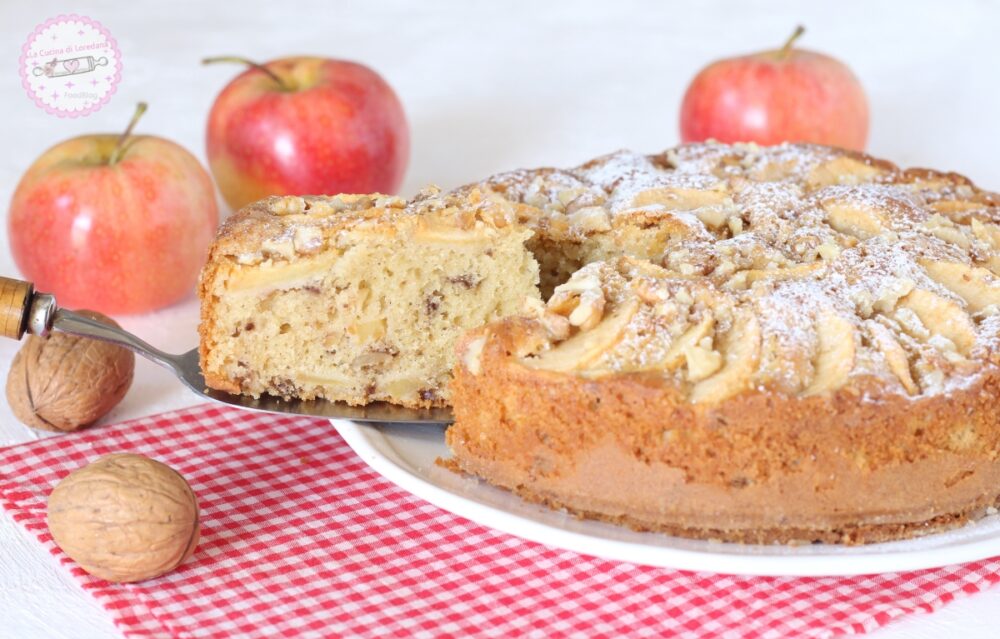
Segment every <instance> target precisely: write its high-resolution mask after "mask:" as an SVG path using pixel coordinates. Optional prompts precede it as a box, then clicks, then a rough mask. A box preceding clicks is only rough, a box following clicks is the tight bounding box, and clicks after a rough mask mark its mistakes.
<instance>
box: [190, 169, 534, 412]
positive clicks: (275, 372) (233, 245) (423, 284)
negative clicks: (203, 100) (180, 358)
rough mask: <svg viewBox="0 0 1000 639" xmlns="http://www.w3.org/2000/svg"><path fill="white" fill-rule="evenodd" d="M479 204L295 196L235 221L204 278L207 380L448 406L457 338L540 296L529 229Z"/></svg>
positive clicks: (282, 392) (433, 196)
mask: <svg viewBox="0 0 1000 639" xmlns="http://www.w3.org/2000/svg"><path fill="white" fill-rule="evenodd" d="M479 198H480V194H479V192H478V191H476V192H466V193H463V194H462V195H461V196H440V195H439V194H438V193H437V191H436V190H435V189H428V190H425V191H423V192H421V193H420V194H419V195H418V196H417V197H415V198H414V199H413V200H411V201H409V202H407V201H406V200H404V199H402V198H398V197H390V196H380V195H339V196H333V197H295V196H288V197H273V198H270V199H267V200H263V201H261V202H258V203H256V204H253V205H251V206H249V207H247V208H246V209H243V210H241V211H240V212H238V213H237V214H235V215H234V216H233V217H231V218H230V219H229V220H228V221H227V222H226V224H225V225H224V226H223V227H222V229H221V230H220V233H219V236H218V238H217V240H216V243H215V245H214V246H213V248H212V251H211V254H210V256H209V260H208V263H207V265H206V266H205V269H204V271H203V272H202V278H201V284H200V290H199V295H200V298H201V325H200V329H199V330H200V333H201V366H202V370H203V372H204V375H205V381H206V383H207V384H208V385H209V386H210V387H212V388H216V389H220V390H225V391H227V392H231V393H242V394H248V395H253V396H259V395H261V394H264V393H267V394H270V395H274V396H278V397H284V398H291V397H297V398H302V399H312V398H325V399H329V400H336V401H345V402H348V403H350V404H355V405H358V404H366V403H369V402H373V401H379V400H382V401H389V402H393V403H397V404H402V405H405V406H411V407H429V406H442V405H446V404H447V399H448V394H447V385H448V382H449V380H450V376H451V368H452V364H453V348H454V344H455V342H456V340H457V339H458V336H459V335H460V334H461V333H462V332H463V331H465V330H466V329H469V328H473V327H477V326H480V325H482V324H484V323H485V322H488V321H490V320H493V319H496V318H499V317H503V316H507V315H510V314H512V313H515V312H517V311H519V310H520V309H521V307H522V305H523V303H524V300H525V298H531V299H536V300H537V299H538V297H539V293H538V265H537V263H536V262H535V260H534V258H533V257H532V255H531V253H530V252H529V251H528V250H527V249H526V248H525V242H526V241H527V240H528V238H529V237H530V236H531V231H530V230H528V229H527V228H525V227H523V226H516V225H512V224H510V223H509V220H508V218H507V216H508V214H509V213H510V211H509V207H508V208H504V207H499V206H492V205H491V203H490V202H483V205H482V206H478V204H479V202H478V200H479Z"/></svg>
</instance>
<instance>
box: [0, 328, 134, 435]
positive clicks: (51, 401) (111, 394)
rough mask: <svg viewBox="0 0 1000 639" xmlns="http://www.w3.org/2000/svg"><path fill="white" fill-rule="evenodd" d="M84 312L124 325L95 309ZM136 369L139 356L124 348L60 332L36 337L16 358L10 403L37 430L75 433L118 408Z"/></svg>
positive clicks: (10, 377)
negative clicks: (136, 357)
mask: <svg viewBox="0 0 1000 639" xmlns="http://www.w3.org/2000/svg"><path fill="white" fill-rule="evenodd" d="M78 312H79V313H80V314H81V315H85V316H87V317H90V318H92V319H96V320H98V321H101V322H104V323H106V324H112V325H114V326H118V324H117V323H115V321H114V320H113V319H111V318H110V317H106V316H104V315H101V314H100V313H97V312H95V311H78ZM134 371H135V355H134V354H133V353H132V351H130V350H128V349H126V348H122V347H121V346H115V345H114V344H109V343H107V342H102V341H99V340H95V339H89V338H86V337H77V336H75V335H68V334H66V333H58V332H57V333H52V334H51V335H49V336H48V337H37V336H35V335H30V336H28V339H27V342H26V343H25V345H24V346H23V347H22V348H21V350H19V351H18V352H17V355H15V356H14V361H13V362H11V366H10V373H9V374H8V375H7V402H8V403H9V404H10V407H11V410H13V411H14V416H15V417H17V418H18V419H19V420H21V421H22V422H24V423H25V424H27V425H28V426H31V427H32V428H39V429H42V430H54V431H73V430H77V429H79V428H83V427H85V426H89V425H91V424H93V423H94V422H96V421H97V420H98V419H100V418H101V417H104V415H106V414H107V413H108V411H110V410H111V409H112V408H114V407H115V406H117V405H118V402H120V401H121V399H122V398H123V397H124V396H125V393H126V392H128V389H129V386H131V385H132V375H133V373H134Z"/></svg>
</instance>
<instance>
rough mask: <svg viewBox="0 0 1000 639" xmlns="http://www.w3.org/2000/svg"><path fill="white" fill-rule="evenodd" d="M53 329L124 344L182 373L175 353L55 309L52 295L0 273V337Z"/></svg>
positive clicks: (86, 318) (126, 333) (117, 328)
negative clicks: (171, 353) (0, 334)
mask: <svg viewBox="0 0 1000 639" xmlns="http://www.w3.org/2000/svg"><path fill="white" fill-rule="evenodd" d="M53 329H55V330H58V331H61V332H63V333H69V334H71V335H79V336H81V337H90V338H92V339H99V340H101V341H104V342H111V343H112V344H117V345H119V346H124V347H125V348H127V349H129V350H131V351H134V352H135V353H136V354H138V355H141V356H142V357H145V358H146V359H149V360H152V361H153V362H155V363H157V364H159V365H160V366H164V367H166V368H168V369H170V370H171V371H173V372H174V373H175V374H177V375H178V376H182V375H184V374H185V373H186V371H183V370H180V366H179V362H178V360H179V357H178V356H176V355H170V354H169V353H165V352H163V351H161V350H160V349H158V348H156V347H154V346H151V345H150V344H148V343H146V342H144V341H143V340H141V339H139V338H138V337H136V336H135V335H133V334H132V333H129V332H128V331H126V330H124V329H122V328H119V327H117V326H111V325H109V324H105V323H103V322H98V321H97V320H94V319H91V318H89V317H85V316H83V315H80V314H79V313H74V312H73V311H67V310H65V309H62V308H59V307H58V305H57V304H56V298H55V297H54V296H52V295H50V294H48V293H39V292H37V291H35V287H34V285H33V284H32V283H31V282H24V281H22V280H16V279H12V278H9V277H3V276H0V333H2V335H3V337H9V338H11V339H14V340H20V339H21V338H22V337H24V334H25V333H30V334H31V335H38V336H39V337H45V336H46V335H48V334H49V333H50V332H51V331H52V330H53Z"/></svg>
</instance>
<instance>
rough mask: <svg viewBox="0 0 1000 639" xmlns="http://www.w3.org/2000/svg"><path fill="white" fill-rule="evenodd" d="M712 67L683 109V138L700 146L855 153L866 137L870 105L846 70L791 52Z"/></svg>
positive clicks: (792, 41) (808, 53) (809, 53)
mask: <svg viewBox="0 0 1000 639" xmlns="http://www.w3.org/2000/svg"><path fill="white" fill-rule="evenodd" d="M804 32H805V29H803V28H802V27H801V26H800V27H798V28H797V29H796V30H795V33H793V34H792V37H791V38H789V39H788V41H787V42H786V43H785V46H783V47H781V48H780V49H777V50H773V51H763V52H761V53H753V54H750V55H745V56H739V57H735V58H727V59H724V60H719V61H717V62H713V63H712V64H710V65H709V66H707V67H705V68H704V69H702V70H701V72H699V73H698V75H697V76H695V78H694V80H693V81H692V82H691V85H690V86H689V87H688V89H687V92H686V93H685V95H684V102H683V103H682V105H681V139H682V140H683V141H684V142H700V141H703V140H708V139H715V140H718V141H720V142H757V143H758V144H778V143H780V142H785V141H788V142H814V143H817V144H828V145H831V146H839V147H843V148H847V149H854V150H857V151H861V150H864V147H865V141H866V139H867V137H868V100H867V99H866V98H865V92H864V89H863V88H862V87H861V83H859V82H858V79H857V78H856V77H854V74H853V73H851V70H850V69H848V68H847V67H846V66H845V65H844V64H843V63H841V62H838V61H837V60H835V59H833V58H831V57H829V56H826V55H823V54H821V53H814V52H812V51H804V50H802V49H796V48H794V47H793V45H794V44H795V41H796V40H797V39H798V38H799V37H800V36H801V35H802V34H803V33H804Z"/></svg>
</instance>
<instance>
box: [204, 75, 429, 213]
mask: <svg viewBox="0 0 1000 639" xmlns="http://www.w3.org/2000/svg"><path fill="white" fill-rule="evenodd" d="M265 66H266V67H267V68H268V69H269V70H271V71H273V72H274V73H275V74H276V75H277V76H278V77H279V78H281V80H282V82H284V83H286V84H287V85H288V87H289V88H288V89H285V88H282V87H281V86H280V85H279V84H278V83H277V82H275V80H274V79H273V78H271V77H269V76H268V75H267V74H266V73H264V72H263V71H261V70H259V69H253V68H251V69H248V70H246V71H244V72H243V73H242V74H240V75H239V76H237V77H236V78H235V79H234V80H233V81H232V82H230V83H229V85H227V86H226V88H225V89H223V91H222V93H220V94H219V96H218V98H216V100H215V104H214V105H213V106H212V111H211V113H210V115H209V119H208V132H207V151H208V160H209V165H210V167H211V169H212V174H213V175H214V176H215V180H216V183H217V184H218V185H219V190H220V191H221V192H222V195H223V198H225V200H226V203H227V204H229V206H230V207H232V208H233V209H234V210H235V209H239V208H241V207H243V206H245V205H246V204H248V203H250V202H253V201H255V200H259V199H261V198H263V197H266V196H268V195H303V194H313V195H319V194H335V193H371V192H381V193H395V192H396V190H397V189H398V188H399V185H400V183H401V182H402V180H403V174H404V173H405V171H406V164H407V161H408V159H409V154H410V135H409V128H408V126H407V123H406V117H405V115H404V113H403V107H402V105H401V104H400V102H399V99H398V98H397V97H396V94H395V93H394V92H393V90H392V88H391V87H390V86H389V85H388V84H387V83H386V82H385V80H383V79H382V78H381V76H379V75H378V74H377V73H375V72H374V71H372V70H371V69H369V68H368V67H365V66H363V65H360V64H356V63H353V62H342V61H338V60H328V59H323V58H309V57H302V58H286V59H281V60H275V61H273V62H268V63H267V64H266V65H265Z"/></svg>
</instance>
